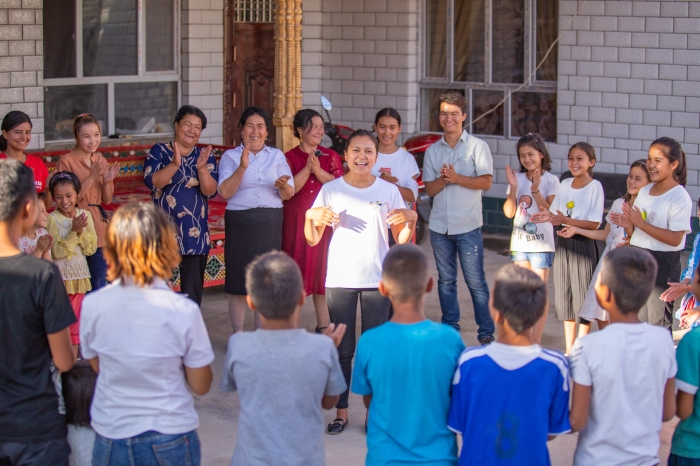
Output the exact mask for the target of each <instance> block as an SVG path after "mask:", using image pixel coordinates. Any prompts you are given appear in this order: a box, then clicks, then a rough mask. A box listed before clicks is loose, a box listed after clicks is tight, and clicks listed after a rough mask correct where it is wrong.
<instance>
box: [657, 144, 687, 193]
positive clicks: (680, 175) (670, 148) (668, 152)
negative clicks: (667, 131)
mask: <svg viewBox="0 0 700 466" xmlns="http://www.w3.org/2000/svg"><path fill="white" fill-rule="evenodd" d="M649 147H650V148H651V147H657V148H658V149H659V150H660V151H661V153H662V154H664V157H666V158H667V159H668V161H669V162H671V163H673V162H678V166H677V167H676V169H675V170H674V171H673V179H674V180H676V183H678V184H679V185H681V186H685V183H686V180H687V178H688V165H687V164H686V161H685V152H683V148H682V147H681V144H680V143H679V142H678V141H676V140H675V139H673V138H669V137H668V136H663V137H660V138H659V139H657V140H656V141H654V142H652V143H651V146H649Z"/></svg>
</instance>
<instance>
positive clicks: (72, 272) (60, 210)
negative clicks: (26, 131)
mask: <svg viewBox="0 0 700 466" xmlns="http://www.w3.org/2000/svg"><path fill="white" fill-rule="evenodd" d="M80 186H81V185H80V180H78V177H77V176H75V174H74V173H72V172H58V173H56V174H55V175H53V176H52V177H51V181H50V182H49V191H51V196H52V197H53V198H54V199H55V200H56V210H54V211H53V212H51V214H50V215H49V218H48V224H47V230H48V232H49V234H50V235H51V237H52V238H53V245H52V246H51V255H52V256H53V259H54V262H55V264H56V265H58V268H59V269H60V270H61V276H62V277H63V284H64V285H65V287H66V292H67V293H68V297H69V298H70V302H71V306H73V312H75V317H76V319H77V322H76V323H75V324H73V325H72V326H71V330H70V332H71V343H72V344H73V352H74V353H75V354H76V355H77V354H78V344H79V343H80V310H81V309H82V305H83V298H85V294H86V293H87V292H88V291H90V290H92V286H91V284H90V269H89V268H88V264H87V259H86V256H90V255H92V254H94V253H95V251H96V250H97V234H96V233H95V226H94V224H93V222H92V215H91V214H90V212H88V211H87V210H83V209H78V207H77V204H78V194H79V193H80Z"/></svg>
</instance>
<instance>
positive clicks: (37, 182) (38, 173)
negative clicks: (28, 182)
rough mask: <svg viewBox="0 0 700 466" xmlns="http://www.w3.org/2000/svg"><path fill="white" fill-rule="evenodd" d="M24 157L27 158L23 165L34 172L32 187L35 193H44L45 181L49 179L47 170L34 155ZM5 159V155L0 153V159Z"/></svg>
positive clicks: (41, 161) (42, 162)
mask: <svg viewBox="0 0 700 466" xmlns="http://www.w3.org/2000/svg"><path fill="white" fill-rule="evenodd" d="M24 155H26V156H27V160H25V161H24V164H25V165H26V166H28V167H29V168H31V169H32V171H33V172H34V187H35V188H36V192H38V193H40V192H42V191H46V188H47V187H48V186H47V184H46V180H47V179H48V178H49V169H48V168H46V164H45V163H44V161H43V160H41V159H40V158H39V157H37V156H36V155H32V154H24ZM6 158H7V155H5V153H4V152H0V159H6Z"/></svg>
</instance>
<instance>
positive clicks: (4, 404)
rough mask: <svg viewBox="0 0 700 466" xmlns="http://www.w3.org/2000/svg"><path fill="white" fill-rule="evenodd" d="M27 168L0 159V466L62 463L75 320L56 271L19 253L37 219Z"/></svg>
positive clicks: (67, 452)
mask: <svg viewBox="0 0 700 466" xmlns="http://www.w3.org/2000/svg"><path fill="white" fill-rule="evenodd" d="M33 180H34V177H33V174H32V170H31V169H30V168H29V167H27V166H26V165H23V164H22V163H20V162H18V161H16V160H0V464H3V465H19V464H21V465H26V466H45V465H54V464H60V465H63V464H67V462H68V456H69V455H70V447H69V446H68V442H67V441H66V419H65V410H64V409H63V406H62V405H61V404H60V403H59V398H58V397H57V396H56V392H57V390H59V391H60V388H57V385H58V384H59V383H60V375H59V371H61V372H65V371H68V370H70V368H71V367H73V364H74V363H75V356H73V352H72V351H71V345H70V331H69V329H68V328H69V326H70V325H71V324H73V323H74V322H75V316H74V315H73V311H72V310H71V306H70V301H69V300H68V296H66V290H65V289H64V287H63V283H62V281H61V274H60V272H59V270H58V268H57V267H56V265H54V264H52V263H50V262H47V261H43V260H41V259H39V258H37V257H34V256H32V255H28V254H25V253H23V252H22V250H20V249H19V247H18V245H19V243H20V238H21V237H22V236H24V235H26V234H27V232H28V231H29V230H30V229H31V228H32V227H33V226H34V224H35V222H36V217H37V214H38V209H37V204H38V201H37V197H36V189H35V186H34V183H33Z"/></svg>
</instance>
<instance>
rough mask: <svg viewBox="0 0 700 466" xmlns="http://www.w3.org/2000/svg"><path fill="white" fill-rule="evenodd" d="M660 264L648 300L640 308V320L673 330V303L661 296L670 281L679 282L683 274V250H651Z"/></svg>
mask: <svg viewBox="0 0 700 466" xmlns="http://www.w3.org/2000/svg"><path fill="white" fill-rule="evenodd" d="M646 251H648V252H650V253H651V255H652V256H654V259H656V264H657V265H658V266H659V269H658V271H657V272H656V282H655V283H654V287H653V288H652V289H651V294H650V295H649V298H648V299H647V302H646V304H645V305H644V306H642V308H641V309H640V310H639V320H641V321H642V322H648V323H650V324H652V325H658V326H660V327H665V328H667V329H669V330H671V325H673V303H672V302H671V303H667V302H664V301H661V300H660V299H659V296H661V294H662V293H663V292H664V291H666V290H667V289H668V282H677V281H679V280H680V276H681V251H650V250H648V249H647V250H646Z"/></svg>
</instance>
